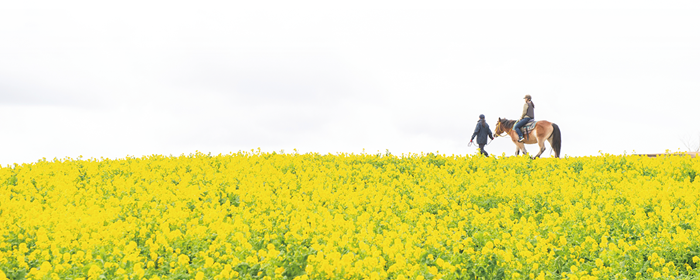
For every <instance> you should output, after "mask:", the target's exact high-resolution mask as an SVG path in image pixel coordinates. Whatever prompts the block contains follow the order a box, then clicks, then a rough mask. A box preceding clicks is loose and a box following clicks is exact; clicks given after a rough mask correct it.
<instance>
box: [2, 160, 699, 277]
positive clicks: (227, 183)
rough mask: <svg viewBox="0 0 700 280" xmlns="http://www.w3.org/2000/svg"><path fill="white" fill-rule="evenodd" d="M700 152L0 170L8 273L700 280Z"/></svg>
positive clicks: (52, 164)
mask: <svg viewBox="0 0 700 280" xmlns="http://www.w3.org/2000/svg"><path fill="white" fill-rule="evenodd" d="M699 208H700V158H690V157H687V156H666V157H659V158H646V157H640V156H615V155H600V156H594V157H577V158H562V159H555V158H542V159H537V160H530V159H528V158H526V157H507V158H506V157H500V158H484V157H481V156H469V155H467V156H446V155H439V154H438V155H434V154H420V155H418V154H411V155H403V156H398V157H397V156H393V155H390V154H377V155H371V154H359V155H357V154H336V155H320V154H296V153H295V154H277V153H263V152H260V151H259V150H258V151H251V152H247V153H241V152H239V153H235V154H229V155H219V156H211V155H205V154H201V153H197V154H193V155H189V156H185V155H183V156H179V157H172V156H171V157H165V156H149V157H142V158H125V159H119V160H109V159H99V160H98V159H89V160H86V159H64V160H53V161H47V160H41V161H39V162H36V163H33V164H23V165H14V166H7V167H3V168H0V279H24V278H28V279H237V278H244V279H327V278H330V279H640V278H641V279H654V278H660V279H669V278H677V279H697V278H698V277H700V269H699V268H698V266H699V265H700V217H699V214H698V213H700V209H699Z"/></svg>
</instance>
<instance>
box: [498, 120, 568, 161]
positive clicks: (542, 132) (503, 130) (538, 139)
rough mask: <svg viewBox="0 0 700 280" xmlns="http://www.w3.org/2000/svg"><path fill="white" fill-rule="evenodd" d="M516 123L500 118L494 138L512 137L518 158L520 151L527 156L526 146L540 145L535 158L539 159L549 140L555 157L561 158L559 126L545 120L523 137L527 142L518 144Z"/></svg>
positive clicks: (538, 122)
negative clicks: (545, 142)
mask: <svg viewBox="0 0 700 280" xmlns="http://www.w3.org/2000/svg"><path fill="white" fill-rule="evenodd" d="M516 122H518V121H516V120H508V119H501V118H498V123H496V131H495V133H494V134H495V135H494V137H498V136H501V137H505V136H506V135H510V139H511V140H513V143H515V146H516V150H515V155H516V156H517V155H519V154H520V151H523V154H527V150H525V144H538V145H539V146H540V152H539V153H537V155H536V156H534V157H533V158H538V157H540V155H542V152H544V150H545V148H544V141H545V140H547V141H549V145H550V146H552V150H554V156H555V157H559V153H560V152H561V131H559V126H558V125H557V124H555V123H552V122H548V121H544V120H542V121H537V124H535V128H534V129H533V130H531V131H530V133H529V134H528V135H523V136H525V140H523V142H522V143H520V142H518V134H517V133H516V132H515V129H513V126H514V125H515V123H516Z"/></svg>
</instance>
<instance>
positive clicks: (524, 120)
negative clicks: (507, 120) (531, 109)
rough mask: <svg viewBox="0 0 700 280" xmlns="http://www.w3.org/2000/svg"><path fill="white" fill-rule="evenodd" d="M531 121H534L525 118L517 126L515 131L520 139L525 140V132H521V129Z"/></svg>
mask: <svg viewBox="0 0 700 280" xmlns="http://www.w3.org/2000/svg"><path fill="white" fill-rule="evenodd" d="M530 120H532V119H531V118H523V119H521V120H520V121H519V122H518V123H516V124H515V126H514V127H513V129H515V133H517V134H518V137H520V138H523V132H522V131H520V128H521V127H523V125H525V124H527V122H529V121H530Z"/></svg>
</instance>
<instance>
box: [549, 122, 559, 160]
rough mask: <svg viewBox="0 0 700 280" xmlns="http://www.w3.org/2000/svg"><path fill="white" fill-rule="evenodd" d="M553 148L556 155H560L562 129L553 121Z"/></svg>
mask: <svg viewBox="0 0 700 280" xmlns="http://www.w3.org/2000/svg"><path fill="white" fill-rule="evenodd" d="M552 128H553V131H552V136H551V137H552V150H554V156H555V157H559V155H560V154H561V131H560V130H559V126H558V125H557V124H556V123H552Z"/></svg>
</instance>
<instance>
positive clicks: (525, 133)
mask: <svg viewBox="0 0 700 280" xmlns="http://www.w3.org/2000/svg"><path fill="white" fill-rule="evenodd" d="M536 124H537V121H536V120H530V121H529V122H527V123H526V124H525V125H523V126H522V127H521V128H520V131H522V132H523V136H525V139H528V140H529V139H530V131H532V130H533V129H535V125H536Z"/></svg>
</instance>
